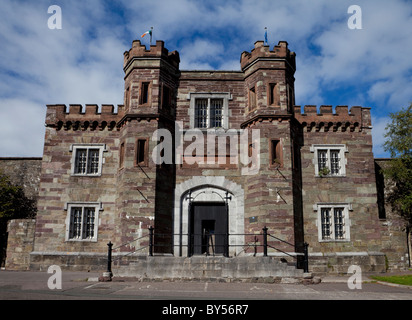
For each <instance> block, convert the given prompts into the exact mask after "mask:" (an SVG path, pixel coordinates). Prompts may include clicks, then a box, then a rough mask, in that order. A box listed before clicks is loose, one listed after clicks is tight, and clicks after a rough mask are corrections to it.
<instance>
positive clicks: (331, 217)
mask: <svg viewBox="0 0 412 320" xmlns="http://www.w3.org/2000/svg"><path fill="white" fill-rule="evenodd" d="M316 210H317V211H318V229H319V232H318V236H319V241H320V242H322V241H340V240H349V239H350V232H349V227H350V221H349V213H348V212H349V210H351V205H350V204H347V203H343V204H339V203H338V204H318V205H317V206H316Z"/></svg>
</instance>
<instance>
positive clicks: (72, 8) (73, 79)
mask: <svg viewBox="0 0 412 320" xmlns="http://www.w3.org/2000/svg"><path fill="white" fill-rule="evenodd" d="M351 4H353V3H352V2H351V1H349V0H343V1H339V2H337V1H328V0H318V1H306V0H296V1H286V0H278V1H249V0H242V1H231V0H230V1H219V2H213V1H190V0H176V1H169V0H139V1H125V0H123V1H116V2H106V1H99V0H93V1H87V2H84V1H70V2H64V3H62V4H61V7H62V18H63V24H62V27H63V28H62V30H49V29H48V28H47V19H48V18H49V16H50V15H49V14H47V8H48V6H49V5H50V3H49V1H45V0H39V1H36V2H28V1H23V2H20V1H19V2H16V1H11V0H3V1H2V9H1V11H0V43H2V50H0V70H1V73H0V83H1V85H0V121H2V122H6V123H7V125H6V126H4V127H3V128H2V134H3V137H4V136H6V137H7V139H2V140H0V156H5V155H8V156H9V155H10V156H11V155H16V154H20V153H19V150H27V151H26V152H29V151H30V152H31V150H32V149H31V148H32V147H33V146H35V145H36V144H35V143H31V144H30V147H28V148H25V145H26V144H25V139H22V138H21V134H22V133H21V132H24V131H25V130H26V132H25V134H26V135H27V134H29V130H30V132H35V134H34V135H33V137H34V136H37V137H41V138H40V139H41V142H40V143H39V144H38V147H37V149H36V150H37V151H33V154H36V155H39V154H41V152H42V147H41V145H42V142H43V138H42V136H43V132H44V127H43V123H44V112H45V109H44V108H45V105H46V104H54V103H64V104H71V103H76V104H83V105H84V104H103V103H105V104H106V103H108V104H115V105H116V104H119V103H122V102H123V75H124V74H123V70H122V67H123V52H124V51H125V50H128V49H129V48H130V46H131V43H132V40H134V39H140V40H142V39H141V38H140V35H141V34H142V33H143V32H145V31H146V30H147V29H148V28H150V27H151V26H153V27H154V40H157V39H161V40H164V41H165V45H166V47H167V48H168V49H169V50H170V51H173V50H178V51H179V53H180V57H181V69H220V70H239V69H240V63H239V58H240V54H241V53H242V51H250V50H251V49H252V48H253V43H254V42H255V41H256V40H263V36H264V27H268V36H269V44H270V46H271V48H273V45H275V44H277V43H278V41H279V40H286V41H288V43H289V48H290V49H291V50H293V51H295V52H296V53H297V72H296V74H295V77H296V81H295V86H296V103H297V104H302V105H305V104H318V105H320V104H334V105H336V104H349V103H354V104H360V103H362V105H364V106H370V107H372V110H371V112H372V115H374V117H375V118H374V119H375V120H376V123H374V126H375V128H379V127H382V125H383V123H384V122H385V119H387V113H388V112H394V111H397V110H398V109H400V108H401V107H404V106H405V105H409V102H411V100H412V94H411V91H410V90H409V88H410V87H411V85H412V76H411V74H412V62H411V59H410V57H411V56H412V34H411V32H410V30H412V6H410V2H408V1H402V0H394V1H391V2H390V4H389V3H388V2H387V1H376V0H363V1H361V2H360V3H359V5H360V6H361V8H362V18H363V29H362V30H350V29H348V27H347V19H348V17H349V15H348V13H347V8H348V7H349V5H351ZM142 43H145V44H146V45H148V40H147V37H146V38H144V39H143V40H142ZM345 90H349V91H348V92H346V91H345ZM351 90H353V92H352V91H351ZM348 97H349V98H348ZM326 99H330V100H331V101H329V100H328V101H325V100H326ZM344 99H347V101H345V100H344ZM358 102H359V103H358ZM10 106H11V107H12V109H10V108H11V107H10ZM23 106H24V107H23ZM17 115H20V118H19V119H20V123H21V124H22V125H21V126H20V128H18V127H17V126H12V125H9V123H11V122H12V119H15V117H16V116H17ZM26 121H27V123H26ZM21 127H23V128H24V130H22V129H21ZM26 128H27V129H26ZM378 131H379V130H378ZM378 131H377V130H376V129H374V139H375V140H376V141H375V143H379V141H380V138H379V136H378ZM28 155H29V154H28Z"/></svg>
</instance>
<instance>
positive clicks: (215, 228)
mask: <svg viewBox="0 0 412 320" xmlns="http://www.w3.org/2000/svg"><path fill="white" fill-rule="evenodd" d="M225 197H227V198H228V199H227V200H225ZM173 219H174V221H173V223H174V232H173V233H174V239H173V245H174V255H175V256H190V255H192V254H202V253H204V250H205V249H206V246H205V243H204V241H205V240H204V238H203V234H205V232H206V231H208V232H209V233H210V232H214V234H215V237H214V239H213V240H214V245H215V246H214V249H215V250H216V251H215V253H219V254H225V255H229V256H233V255H236V254H237V253H238V252H240V251H241V250H242V245H244V236H243V235H242V234H243V233H244V192H243V189H242V187H241V186H240V185H238V184H236V183H234V182H232V181H230V180H227V179H226V178H225V177H221V176H219V177H204V176H200V177H192V178H191V179H189V180H186V181H184V182H182V183H180V184H178V185H177V186H176V189H175V208H174V217H173ZM226 230H227V234H228V236H227V237H226V238H224V236H223V234H224V233H225V231H226ZM217 234H219V235H222V236H221V237H219V239H216V236H217ZM196 235H197V238H196ZM225 239H226V240H225ZM191 240H192V241H193V242H191ZM225 241H226V242H225ZM217 243H218V244H219V245H216V244H217ZM195 244H196V245H195ZM195 248H198V249H196V251H195ZM224 250H228V251H226V252H224Z"/></svg>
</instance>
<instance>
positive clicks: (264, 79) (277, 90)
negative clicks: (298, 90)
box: [240, 41, 296, 119]
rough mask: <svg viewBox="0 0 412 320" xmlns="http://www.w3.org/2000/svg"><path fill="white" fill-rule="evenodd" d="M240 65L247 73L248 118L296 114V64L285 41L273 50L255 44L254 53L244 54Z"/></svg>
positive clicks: (259, 43) (260, 42) (261, 44)
mask: <svg viewBox="0 0 412 320" xmlns="http://www.w3.org/2000/svg"><path fill="white" fill-rule="evenodd" d="M240 65H241V69H242V71H243V72H244V74H245V90H246V93H247V112H246V113H247V119H253V118H254V117H255V116H257V115H273V114H276V115H290V114H292V113H293V108H292V106H293V105H294V100H295V99H294V97H295V89H294V88H295V87H294V83H295V78H294V73H295V70H296V63H295V53H294V52H291V51H290V50H289V49H288V43H287V42H286V41H280V42H279V44H278V45H277V46H274V48H273V50H270V48H269V46H267V45H264V44H263V41H257V42H255V47H254V49H252V51H251V52H243V53H242V55H241V58H240Z"/></svg>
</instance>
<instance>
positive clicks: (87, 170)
mask: <svg viewBox="0 0 412 320" xmlns="http://www.w3.org/2000/svg"><path fill="white" fill-rule="evenodd" d="M70 149H71V150H70V151H72V152H73V157H72V175H78V176H99V175H101V172H102V163H103V151H106V150H105V145H101V144H96V145H93V144H90V145H86V144H78V145H72V146H71V148H70Z"/></svg>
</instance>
